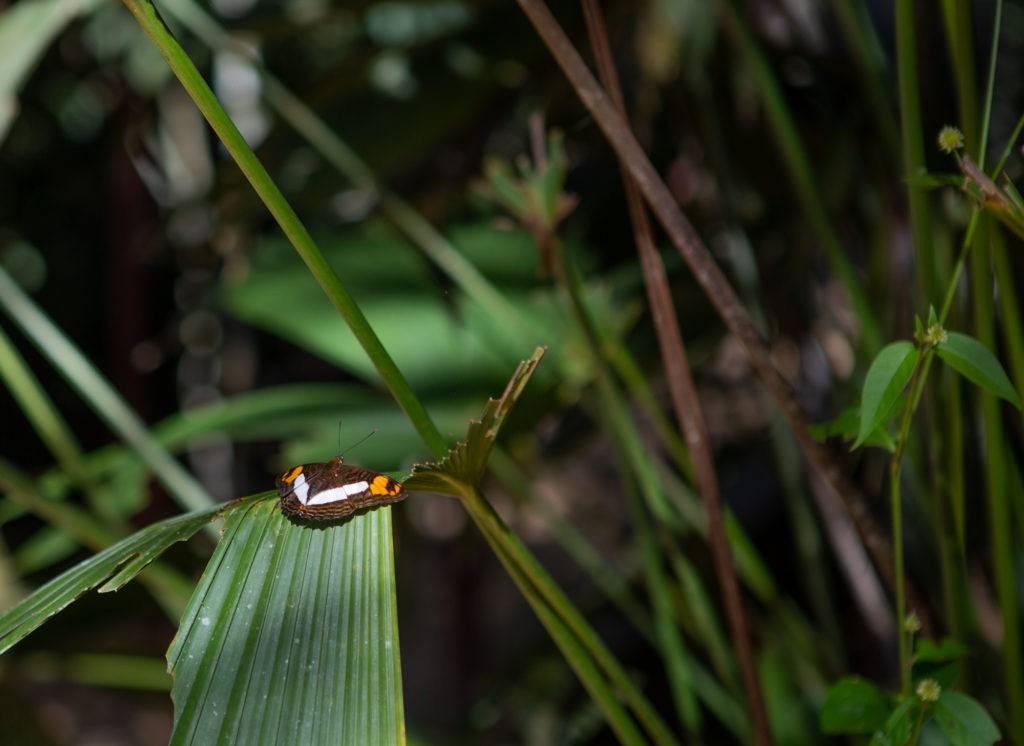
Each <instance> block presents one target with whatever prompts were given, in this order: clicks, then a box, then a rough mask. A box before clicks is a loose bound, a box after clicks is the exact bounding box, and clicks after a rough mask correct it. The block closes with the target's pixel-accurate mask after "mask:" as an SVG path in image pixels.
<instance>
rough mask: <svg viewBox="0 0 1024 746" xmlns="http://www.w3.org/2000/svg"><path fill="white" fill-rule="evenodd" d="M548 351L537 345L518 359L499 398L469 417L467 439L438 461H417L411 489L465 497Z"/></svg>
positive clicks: (410, 483)
mask: <svg viewBox="0 0 1024 746" xmlns="http://www.w3.org/2000/svg"><path fill="white" fill-rule="evenodd" d="M546 351H547V348H545V347H538V348H536V349H535V350H534V351H533V355H532V356H530V358H529V359H528V360H523V361H522V362H521V363H519V366H518V367H517V368H516V370H515V372H514V373H513V374H512V377H511V378H510V379H509V382H508V385H507V386H505V391H504V392H503V393H502V395H501V397H500V398H498V399H489V400H488V401H487V404H486V405H485V406H484V411H483V414H482V415H481V416H480V419H479V420H470V423H469V430H468V431H467V433H466V439H465V440H462V441H459V442H458V443H456V444H455V445H454V446H452V448H451V449H449V451H448V455H447V456H445V457H444V458H443V459H440V460H438V461H432V462H429V463H425V464H416V465H415V466H414V467H413V469H412V475H411V476H410V477H409V478H408V479H406V480H405V482H404V485H405V488H406V489H409V490H422V491H424V492H437V493H439V494H442V495H452V496H454V497H464V496H465V494H466V489H465V488H466V487H474V488H475V486H476V485H478V484H479V483H480V480H481V479H482V478H483V475H484V470H485V469H486V468H487V458H488V456H490V453H491V448H492V447H493V446H494V441H495V440H497V438H498V433H499V432H500V431H501V426H502V425H503V424H504V423H505V419H506V418H507V417H508V415H509V413H510V412H511V411H512V409H513V407H515V404H516V401H517V400H518V399H519V396H520V395H521V394H522V393H523V389H525V388H526V384H527V383H529V381H530V377H531V376H532V375H533V372H534V371H535V370H536V369H537V366H538V365H539V364H540V359H541V358H542V357H544V353H545V352H546Z"/></svg>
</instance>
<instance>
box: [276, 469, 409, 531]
mask: <svg viewBox="0 0 1024 746" xmlns="http://www.w3.org/2000/svg"><path fill="white" fill-rule="evenodd" d="M344 461H345V460H344V457H342V456H335V457H334V458H332V459H331V460H330V461H328V462H326V463H319V464H300V465H299V466H294V467H292V468H291V469H289V470H288V471H286V472H285V473H284V474H281V475H279V476H278V478H277V481H276V482H275V484H276V485H277V491H278V492H279V493H280V495H281V512H282V513H284V514H285V515H286V516H288V517H289V518H292V519H295V520H299V521H306V522H309V523H329V522H331V521H337V520H339V519H341V518H345V517H346V516H349V515H352V514H353V513H355V512H356V511H357V510H363V509H364V508H376V507H377V506H379V505H390V504H391V503H396V502H399V501H400V500H404V499H405V490H404V489H403V488H402V485H401V483H399V482H396V481H395V480H394V479H392V478H391V477H389V476H388V475H387V474H381V473H380V472H376V471H371V470H370V469H364V468H362V467H361V466H349V465H348V464H346V463H345V462H344Z"/></svg>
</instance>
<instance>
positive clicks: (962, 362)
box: [936, 332, 1021, 409]
mask: <svg viewBox="0 0 1024 746" xmlns="http://www.w3.org/2000/svg"><path fill="white" fill-rule="evenodd" d="M936 352H937V353H938V355H939V357H941V358H942V359H943V360H944V361H945V362H947V363H949V365H950V366H951V367H952V368H953V369H954V370H956V371H957V372H958V373H959V374H960V375H962V376H963V377H964V378H966V379H967V380H969V381H971V382H972V383H976V384H978V385H979V386H981V388H983V389H985V390H986V391H988V392H989V393H992V394H995V395H996V396H998V397H1001V398H1003V399H1006V401H1008V402H1010V404H1012V405H1013V406H1015V407H1017V409H1020V408H1021V402H1020V395H1019V394H1018V393H1017V391H1016V389H1014V388H1013V384H1012V383H1010V378H1009V376H1007V375H1006V371H1005V370H1003V366H1002V365H1000V364H999V360H998V358H996V356H995V355H993V354H992V353H991V352H990V351H989V349H988V348H987V347H985V345H983V344H982V343H981V342H979V341H978V340H976V339H975V338H974V337H970V336H968V335H966V334H960V333H959V332H946V339H944V340H943V341H941V342H939V344H938V345H936Z"/></svg>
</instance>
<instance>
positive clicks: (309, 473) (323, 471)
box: [274, 463, 329, 497]
mask: <svg viewBox="0 0 1024 746" xmlns="http://www.w3.org/2000/svg"><path fill="white" fill-rule="evenodd" d="M328 466H329V464H323V463H318V464H299V465H298V466H293V467H292V468H291V469H289V470H288V471H286V472H284V473H283V474H278V476H277V479H276V480H275V481H274V484H275V485H276V486H277V491H278V493H279V494H280V495H281V497H285V496H287V495H289V494H291V493H292V491H293V490H294V489H295V480H296V479H298V478H299V475H300V474H301V475H302V476H304V477H305V482H306V484H308V485H309V486H310V489H311V490H316V489H318V488H319V483H320V480H321V479H322V478H323V477H324V476H326V475H327V473H328V471H329V470H328V468H327V467H328Z"/></svg>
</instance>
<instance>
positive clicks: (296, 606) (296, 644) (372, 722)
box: [167, 500, 405, 746]
mask: <svg viewBox="0 0 1024 746" xmlns="http://www.w3.org/2000/svg"><path fill="white" fill-rule="evenodd" d="M395 606H396V604H395V576H394V562H393V553H392V545H391V511H390V508H387V507H384V508H379V509H377V510H373V511H370V512H367V513H365V514H362V515H357V516H355V517H354V518H352V519H351V520H349V521H348V522H346V523H343V524H341V525H334V526H330V527H327V528H311V527H307V526H299V525H296V524H293V523H291V522H290V521H289V520H288V519H287V518H285V517H284V516H283V515H282V514H281V511H280V510H279V509H277V502H276V500H268V501H265V502H258V503H253V504H250V505H247V506H245V508H244V509H240V510H237V511H235V512H234V513H233V514H232V515H231V516H230V517H229V518H228V521H227V525H226V527H225V531H224V536H223V538H222V539H221V541H220V543H219V545H218V546H217V551H216V552H215V553H214V556H213V558H212V559H211V560H210V563H209V565H208V566H207V568H206V572H205V573H204V575H203V578H202V580H201V582H200V584H199V587H198V588H197V589H196V591H195V593H194V594H193V596H192V600H191V602H190V603H189V607H188V609H187V611H186V612H185V615H184V617H183V619H182V623H181V627H180V629H179V630H178V635H177V637H176V638H175V640H174V642H173V644H172V645H171V648H170V650H169V651H168V653H167V659H168V663H169V668H170V671H171V673H172V675H173V676H174V685H173V690H172V697H173V699H174V719H175V721H174V734H173V736H172V738H171V743H172V744H219V743H225V744H227V743H235V744H246V746H260V745H261V744H280V745H281V746H285V745H286V744H303V745H304V746H316V745H318V744H356V743H358V744H369V745H372V744H388V745H389V746H390V745H391V744H400V743H404V742H405V724H404V716H403V710H402V688H401V668H400V664H399V655H398V626H397V616H396V608H395Z"/></svg>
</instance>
